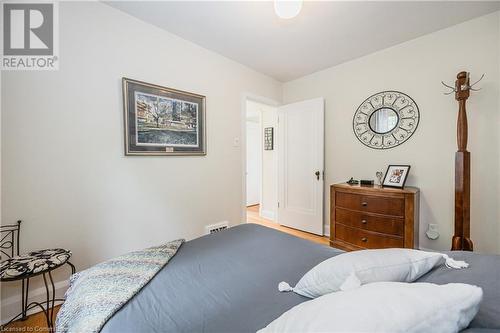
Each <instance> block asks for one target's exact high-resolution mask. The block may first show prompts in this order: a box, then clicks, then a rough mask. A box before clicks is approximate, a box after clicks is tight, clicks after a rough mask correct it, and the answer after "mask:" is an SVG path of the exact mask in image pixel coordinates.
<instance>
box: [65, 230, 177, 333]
mask: <svg viewBox="0 0 500 333" xmlns="http://www.w3.org/2000/svg"><path fill="white" fill-rule="evenodd" d="M183 242H184V240H183V239H178V240H175V241H172V242H168V243H166V244H164V245H160V246H156V247H151V248H148V249H145V250H141V251H136V252H131V253H128V254H125V255H122V256H120V257H117V258H114V259H111V260H108V261H105V262H103V263H100V264H98V265H95V266H93V267H91V268H89V269H87V270H84V271H82V272H79V273H76V274H74V275H73V276H72V277H71V279H70V286H69V289H68V290H67V291H66V301H65V302H64V304H63V305H62V307H61V310H60V311H59V313H58V315H57V319H56V332H60V333H65V332H68V333H73V332H74V333H93V332H99V331H100V330H101V329H102V327H103V326H104V324H106V322H107V321H108V319H109V318H111V317H112V316H113V315H114V314H115V313H116V312H117V311H118V310H119V309H120V308H121V307H122V306H123V305H124V304H125V303H127V302H128V300H129V299H131V298H132V297H134V295H136V294H137V293H138V292H139V291H140V290H141V289H142V287H144V286H145V285H146V284H147V283H148V282H149V281H150V280H151V279H152V278H153V277H154V276H155V275H156V274H157V273H158V272H159V271H160V270H161V269H162V268H163V266H165V265H166V264H167V263H168V262H169V261H170V259H171V258H172V257H173V256H174V255H175V254H176V253H177V250H178V249H179V248H180V246H181V245H182V243H183Z"/></svg>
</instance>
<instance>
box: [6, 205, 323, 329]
mask: <svg viewBox="0 0 500 333" xmlns="http://www.w3.org/2000/svg"><path fill="white" fill-rule="evenodd" d="M247 222H249V223H256V224H260V225H262V226H265V227H268V228H273V229H276V230H279V231H282V232H286V233H288V234H291V235H294V236H297V237H300V238H304V239H308V240H310V241H313V242H315V243H318V244H322V245H328V244H329V240H328V237H322V236H318V235H314V234H310V233H308V232H304V231H300V230H296V229H293V228H288V227H284V226H281V225H279V224H277V223H274V222H273V221H270V220H267V219H265V218H263V217H260V216H259V206H258V205H257V206H251V207H248V209H247ZM59 307H60V306H56V307H55V309H54V321H55V316H56V315H57V311H59ZM3 331H4V332H48V331H49V330H48V328H47V322H46V320H45V315H44V314H43V313H41V312H39V313H35V314H33V315H31V316H29V317H28V319H27V320H25V321H20V320H18V321H15V322H13V323H12V324H10V325H9V326H7V327H6V328H4V330H3Z"/></svg>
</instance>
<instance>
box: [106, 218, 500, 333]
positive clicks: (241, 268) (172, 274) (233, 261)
mask: <svg viewBox="0 0 500 333" xmlns="http://www.w3.org/2000/svg"><path fill="white" fill-rule="evenodd" d="M340 253H342V251H340V250H337V249H334V248H330V247H327V246H322V245H318V244H315V243H312V242H310V241H307V240H304V239H300V238H297V237H295V236H291V235H288V234H285V233H282V232H279V231H276V230H273V229H270V228H266V227H262V226H259V225H256V224H242V225H239V226H236V227H233V228H230V229H228V230H226V231H223V232H220V233H216V234H213V235H208V236H204V237H200V238H197V239H194V240H192V241H189V242H186V243H185V244H184V245H183V246H182V247H181V249H180V250H179V251H178V253H177V255H176V256H175V257H174V258H172V260H171V261H170V262H169V264H168V265H167V266H165V267H164V268H163V269H162V270H161V271H160V272H159V273H158V274H157V275H156V276H155V277H154V278H153V279H152V280H151V281H150V283H148V284H147V285H146V286H145V287H144V288H143V289H142V290H141V291H140V292H139V293H138V294H137V295H136V296H135V297H134V298H132V299H131V300H130V301H129V302H128V303H127V304H125V305H124V306H123V307H122V308H121V309H120V310H119V311H118V312H117V313H116V314H115V315H114V316H113V317H112V318H111V319H110V320H109V321H108V322H107V323H106V325H105V326H104V327H103V329H102V332H103V333H117V332H120V333H124V332H134V333H135V332H255V331H257V330H259V329H261V328H263V327H265V326H266V325H267V324H269V323H270V322H271V321H273V320H274V319H276V318H277V317H279V316H280V315H281V314H282V313H284V312H285V311H287V310H289V309H290V308H292V307H293V306H295V305H297V304H299V303H301V302H304V301H307V300H308V299H307V298H305V297H303V296H300V295H297V294H295V293H280V292H279V291H278V283H279V282H280V281H287V282H290V283H291V284H292V285H293V284H295V283H296V282H298V281H299V279H300V278H301V277H302V276H303V275H304V273H306V272H307V271H308V270H309V269H311V268H312V267H314V266H315V265H316V264H318V263H320V262H321V261H323V260H325V259H327V258H330V257H332V256H335V255H338V254H340ZM453 257H454V258H456V259H464V260H466V261H468V262H469V263H470V268H469V269H466V270H459V271H457V270H450V269H446V268H444V267H440V268H437V269H435V270H433V271H432V272H430V273H429V274H427V275H425V276H424V277H422V278H421V281H426V282H434V283H438V284H444V283H448V282H465V283H471V284H476V285H478V286H481V287H482V288H483V290H484V300H483V302H482V305H481V308H480V310H479V313H478V315H477V316H476V318H475V319H474V321H473V322H472V323H471V325H470V328H471V330H470V331H467V332H483V330H481V329H480V328H490V329H491V328H493V329H498V332H500V256H484V255H478V254H474V253H464V252H453ZM495 331H496V330H495ZM484 332H489V331H484Z"/></svg>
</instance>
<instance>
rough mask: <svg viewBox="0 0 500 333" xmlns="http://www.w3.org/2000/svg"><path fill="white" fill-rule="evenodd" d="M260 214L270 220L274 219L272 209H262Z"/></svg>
mask: <svg viewBox="0 0 500 333" xmlns="http://www.w3.org/2000/svg"><path fill="white" fill-rule="evenodd" d="M260 216H262V217H263V218H265V219H268V220H271V221H274V220H275V214H274V212H273V211H272V210H264V209H262V210H261V211H260Z"/></svg>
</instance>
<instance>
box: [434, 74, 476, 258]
mask: <svg viewBox="0 0 500 333" xmlns="http://www.w3.org/2000/svg"><path fill="white" fill-rule="evenodd" d="M483 77H484V74H483V75H482V76H481V78H480V79H479V80H478V81H476V82H475V83H473V84H472V85H471V84H470V77H469V73H467V72H460V73H458V74H457V80H456V81H455V87H452V86H449V85H447V84H445V83H444V82H441V83H442V84H443V85H445V86H446V87H448V88H450V89H451V91H450V92H448V93H445V94H446V95H449V94H452V93H453V92H454V93H455V99H456V100H457V101H458V121H457V145H458V151H457V152H456V153H455V233H454V235H453V239H452V241H451V250H452V251H455V250H462V251H472V250H473V244H472V240H471V239H470V152H468V151H467V135H468V129H467V112H466V109H465V104H466V102H467V99H468V98H469V96H470V91H471V90H472V91H477V90H479V89H474V88H472V87H473V86H474V85H475V84H477V83H478V82H479V81H481V80H482V79H483Z"/></svg>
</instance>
